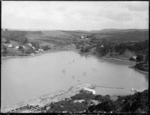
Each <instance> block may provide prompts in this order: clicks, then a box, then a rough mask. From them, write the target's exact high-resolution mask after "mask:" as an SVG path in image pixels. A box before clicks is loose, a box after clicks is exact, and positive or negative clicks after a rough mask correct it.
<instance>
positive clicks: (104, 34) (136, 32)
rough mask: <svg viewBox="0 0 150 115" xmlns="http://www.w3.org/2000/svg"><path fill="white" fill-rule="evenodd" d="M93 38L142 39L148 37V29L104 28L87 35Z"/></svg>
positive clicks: (121, 40)
mask: <svg viewBox="0 0 150 115" xmlns="http://www.w3.org/2000/svg"><path fill="white" fill-rule="evenodd" d="M88 37H89V38H93V39H107V40H115V41H119V42H123V41H144V40H148V39H149V30H147V29H122V30H121V29H104V30H101V31H92V34H91V35H89V36H88Z"/></svg>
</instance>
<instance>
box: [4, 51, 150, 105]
mask: <svg viewBox="0 0 150 115" xmlns="http://www.w3.org/2000/svg"><path fill="white" fill-rule="evenodd" d="M131 65H132V64H131V63H129V62H123V61H115V60H104V59H99V58H97V57H95V56H88V57H86V56H81V55H80V54H78V53H76V52H71V51H61V52H54V53H47V54H43V55H40V56H35V57H24V58H12V59H6V60H2V73H1V74H2V75H1V76H2V78H1V80H2V85H1V89H2V92H1V102H2V103H1V104H2V106H5V105H7V104H8V105H12V104H16V103H18V102H22V101H25V100H30V99H32V98H35V97H39V96H41V95H43V94H47V93H50V92H55V91H58V90H66V89H68V88H69V87H70V86H74V85H77V84H81V83H90V84H95V85H98V86H104V87H117V88H123V89H112V88H104V87H97V88H96V93H99V94H102V95H107V94H109V95H127V94H132V92H131V91H130V89H131V88H135V89H139V88H148V76H147V75H145V74H142V73H139V72H138V71H135V70H134V69H132V68H129V66H131Z"/></svg>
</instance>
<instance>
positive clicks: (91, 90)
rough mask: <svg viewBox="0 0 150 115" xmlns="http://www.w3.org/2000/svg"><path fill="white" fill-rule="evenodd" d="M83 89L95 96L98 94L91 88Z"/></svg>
mask: <svg viewBox="0 0 150 115" xmlns="http://www.w3.org/2000/svg"><path fill="white" fill-rule="evenodd" d="M83 89H84V90H86V91H89V92H92V93H93V94H94V95H95V94H96V91H95V90H94V89H90V88H87V87H84V88H83Z"/></svg>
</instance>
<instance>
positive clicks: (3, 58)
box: [1, 47, 149, 74]
mask: <svg viewBox="0 0 150 115" xmlns="http://www.w3.org/2000/svg"><path fill="white" fill-rule="evenodd" d="M60 51H75V52H78V53H79V54H81V55H82V54H84V53H80V52H79V50H78V49H76V48H74V49H66V48H65V47H63V48H62V49H60V48H58V49H57V48H56V49H50V50H48V51H43V52H40V53H37V54H34V55H26V56H6V57H1V61H2V60H6V59H13V58H29V57H36V56H40V55H42V54H46V53H54V52H60ZM86 54H87V55H94V56H97V57H98V58H101V59H106V60H107V59H108V60H117V61H124V62H132V63H134V61H130V60H128V59H126V58H124V59H123V58H117V57H105V56H103V57H99V56H98V55H96V54H92V53H91V52H89V53H86ZM130 68H133V69H135V70H136V71H138V72H140V73H143V74H148V73H149V72H148V71H143V70H140V69H137V68H134V67H133V66H131V67H130Z"/></svg>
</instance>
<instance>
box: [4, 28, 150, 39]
mask: <svg viewBox="0 0 150 115" xmlns="http://www.w3.org/2000/svg"><path fill="white" fill-rule="evenodd" d="M1 31H2V37H5V38H8V39H13V40H19V39H24V37H26V38H28V39H29V40H36V39H38V40H39V39H40V40H42V39H43V40H44V39H62V40H65V39H66V40H73V39H75V38H76V39H79V38H81V36H84V37H88V38H92V39H107V40H115V41H120V42H122V41H143V40H147V39H149V30H148V29H103V30H94V31H80V30H76V31H66V30H51V31H18V30H7V31H6V30H5V31H4V30H2V29H1Z"/></svg>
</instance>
